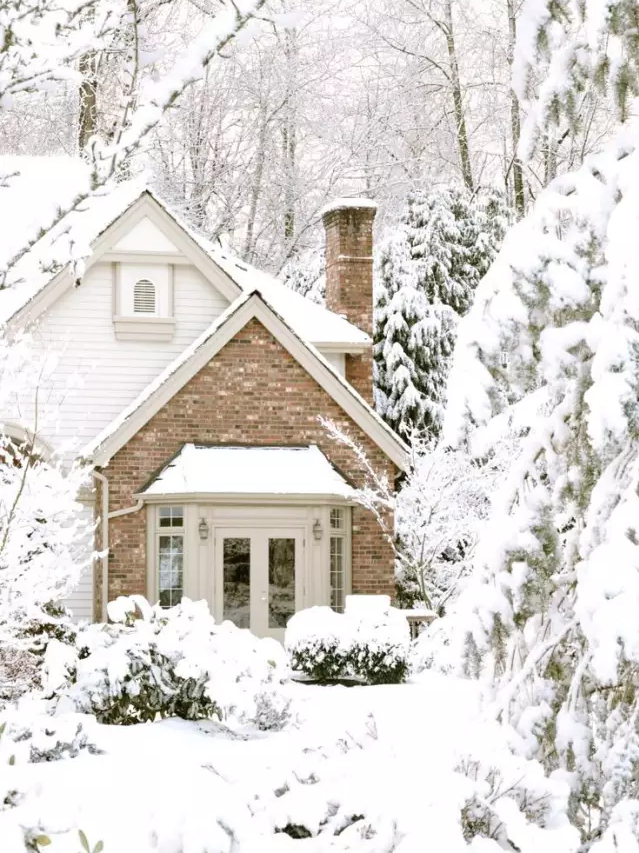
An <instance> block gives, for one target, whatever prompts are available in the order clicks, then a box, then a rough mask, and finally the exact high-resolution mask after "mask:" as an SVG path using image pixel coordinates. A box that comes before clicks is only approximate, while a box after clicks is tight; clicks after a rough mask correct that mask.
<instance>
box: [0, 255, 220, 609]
mask: <svg viewBox="0 0 639 853" xmlns="http://www.w3.org/2000/svg"><path fill="white" fill-rule="evenodd" d="M174 300H175V333H174V336H173V339H172V340H171V341H170V342H169V343H162V342H149V341H123V340H117V339H116V337H115V334H114V327H113V275H112V266H111V264H106V263H104V264H96V265H95V266H94V267H92V268H91V269H90V271H89V272H88V274H87V276H86V277H85V279H84V281H83V282H82V284H81V285H80V287H78V288H76V289H72V290H69V291H68V292H67V293H66V294H65V295H64V296H62V297H61V298H60V299H59V300H58V301H57V302H56V303H55V304H54V305H53V306H52V307H51V308H50V309H49V310H48V311H47V313H46V314H45V315H44V316H43V317H42V318H41V320H40V322H39V325H38V328H37V330H36V331H35V333H34V337H35V341H36V343H37V344H39V345H40V346H41V347H42V350H43V351H45V352H51V353H55V354H56V355H58V357H59V362H58V364H57V367H56V369H55V372H54V374H53V378H52V379H51V380H44V381H43V382H42V385H41V387H40V388H39V391H38V398H39V403H38V432H39V434H40V435H41V436H42V437H43V438H44V439H46V441H48V442H49V444H50V445H52V446H53V447H60V446H61V445H63V444H64V445H65V446H67V445H68V444H70V450H69V458H71V457H72V456H73V455H76V454H77V452H78V451H79V450H80V449H81V448H82V447H83V445H84V444H86V443H87V442H88V441H89V440H90V439H91V438H93V437H94V436H95V435H97V434H98V433H99V432H100V431H101V430H102V429H103V428H104V427H106V426H107V425H108V424H109V423H110V422H111V421H112V420H113V419H114V418H115V417H116V416H117V415H118V414H119V413H120V412H121V411H122V409H123V408H125V406H127V405H128V404H129V403H130V402H131V401H132V400H133V399H135V397H137V396H138V394H139V393H140V392H141V391H142V390H143V389H144V388H145V387H146V386H147V385H148V384H149V382H151V381H152V380H153V379H154V378H155V377H156V376H157V375H158V374H159V373H160V372H161V371H162V370H163V369H164V368H165V367H166V366H167V365H168V364H169V363H170V362H171V361H172V360H173V359H174V358H175V357H176V356H177V355H178V354H179V353H181V352H182V351H183V350H184V349H185V348H186V347H187V346H188V345H189V344H190V343H191V342H192V341H193V340H194V339H195V338H196V337H197V336H198V335H199V334H200V333H201V332H203V331H204V329H206V328H207V326H208V325H209V324H210V323H211V322H212V321H213V320H214V319H215V318H216V317H218V316H219V315H220V314H221V313H222V311H223V310H224V309H225V308H226V306H227V304H228V302H227V300H226V299H225V297H223V296H222V295H221V294H220V293H219V292H218V291H217V290H216V289H215V288H213V287H212V286H211V285H210V284H209V283H208V282H207V281H206V280H205V278H204V277H203V276H202V275H201V273H200V272H199V271H198V270H197V269H196V268H195V267H191V266H182V265H176V267H175V279H174ZM33 400H34V394H33V391H31V392H29V391H28V390H27V389H25V391H24V392H23V393H21V395H20V400H19V401H17V402H16V403H15V405H11V406H10V407H9V408H8V409H6V410H5V411H3V412H0V418H1V419H2V420H4V421H12V420H17V408H18V405H19V410H20V416H21V417H20V420H21V422H22V423H25V421H26V422H30V424H32V423H33V416H34V405H33ZM91 574H92V573H91V572H89V573H88V574H87V576H86V577H84V578H83V580H82V582H81V584H80V587H79V588H78V590H77V591H76V592H75V593H74V595H73V596H71V598H70V599H69V600H68V602H67V604H68V606H69V607H71V608H72V609H73V611H74V615H75V616H76V617H77V618H90V617H91V614H92V609H93V604H92V583H93V581H92V577H91Z"/></svg>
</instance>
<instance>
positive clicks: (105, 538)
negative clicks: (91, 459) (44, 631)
mask: <svg viewBox="0 0 639 853" xmlns="http://www.w3.org/2000/svg"><path fill="white" fill-rule="evenodd" d="M93 476H94V477H95V479H96V480H98V481H99V482H100V483H102V621H103V622H108V618H109V617H108V612H107V604H108V598H109V481H108V480H107V478H106V477H105V476H104V474H100V472H99V471H95V470H94V471H93Z"/></svg>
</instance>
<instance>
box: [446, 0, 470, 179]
mask: <svg viewBox="0 0 639 853" xmlns="http://www.w3.org/2000/svg"><path fill="white" fill-rule="evenodd" d="M444 14H445V24H444V29H445V36H446V48H447V50H448V60H449V62H450V82H451V86H452V94H453V107H454V110H455V123H456V125H457V146H458V148H459V160H460V164H461V171H462V178H463V180H464V184H465V185H466V187H467V188H468V189H469V190H470V192H473V191H474V189H475V184H474V181H473V170H472V167H471V164H470V146H469V143H468V132H467V130H466V119H465V116H464V99H463V97H462V90H461V83H460V80H459V65H458V63H457V48H456V46H455V34H454V31H453V9H452V0H446V3H445V5H444Z"/></svg>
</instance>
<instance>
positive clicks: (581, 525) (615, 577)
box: [435, 0, 639, 853]
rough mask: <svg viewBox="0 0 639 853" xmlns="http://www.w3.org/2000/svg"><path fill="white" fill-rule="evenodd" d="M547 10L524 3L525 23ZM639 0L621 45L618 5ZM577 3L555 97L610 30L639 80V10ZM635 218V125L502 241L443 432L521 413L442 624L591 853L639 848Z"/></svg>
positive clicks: (462, 431)
mask: <svg viewBox="0 0 639 853" xmlns="http://www.w3.org/2000/svg"><path fill="white" fill-rule="evenodd" d="M539 5H540V4H539V2H536V1H535V0H529V2H528V7H527V8H526V9H525V10H524V18H526V16H528V18H530V16H531V15H533V14H537V13H538V12H539ZM542 5H544V4H542ZM564 6H565V4H562V3H554V4H553V5H552V6H551V5H549V6H548V14H547V15H546V16H545V17H544V16H542V17H541V18H537V20H539V21H542V22H543V23H544V26H545V28H546V30H545V31H544V28H543V27H542V29H541V30H539V31H538V32H537V36H538V37H540V36H541V41H542V42H543V41H544V40H545V41H548V40H549V39H550V37H551V35H552V37H553V38H557V32H558V27H559V23H558V21H557V20H556V16H557V15H558V14H559V12H560V11H561V10H562V9H563V8H564ZM633 9H634V21H635V26H634V35H633V36H632V39H629V41H630V42H632V44H630V43H628V44H624V39H622V38H621V37H620V36H619V33H618V17H619V16H621V17H622V19H624V20H625V19H628V18H629V16H630V17H632V14H631V13H632V11H633ZM576 10H577V5H576V4H575V9H574V10H573V13H574V14H576ZM599 12H602V9H599ZM579 14H580V15H581V16H582V17H581V25H583V27H585V28H588V27H589V22H588V15H593V16H596V17H595V18H594V20H592V21H591V22H590V24H591V26H590V35H591V45H590V46H588V45H586V46H585V47H584V45H583V44H582V48H583V51H584V52H585V53H584V54H582V55H580V57H579V63H580V68H581V72H580V73H581V74H582V75H583V74H587V75H589V77H588V79H587V80H585V81H584V79H582V78H581V77H579V78H578V79H577V81H576V82H575V78H574V73H575V68H574V66H573V65H572V64H570V63H569V64H567V65H566V66H565V68H564V74H563V77H562V80H561V81H558V80H553V81H552V86H555V87H559V84H560V83H561V86H563V89H562V92H563V95H562V98H563V101H562V103H564V104H567V103H569V102H570V100H571V99H573V100H574V98H575V97H576V94H577V93H578V91H579V90H580V88H581V87H582V86H583V85H590V84H594V83H595V82H596V79H597V78H598V75H599V74H600V73H601V71H602V53H601V45H602V44H603V43H604V42H605V43H606V47H607V48H610V45H611V44H614V45H615V47H614V50H615V51H617V62H616V68H615V72H614V73H615V74H616V77H617V79H616V82H617V84H619V83H620V80H619V75H620V74H621V75H622V76H623V77H625V78H626V81H625V84H624V85H625V86H626V88H627V89H628V90H633V91H635V90H636V88H637V83H638V81H639V69H637V61H636V53H635V54H634V56H631V55H629V54H625V53H624V51H626V50H630V49H631V48H632V49H633V50H635V51H636V50H637V47H638V42H637V28H636V22H637V7H636V4H634V3H633V4H632V8H631V5H630V4H629V3H626V2H623V0H621V2H619V3H617V4H615V6H614V7H610V8H608V10H607V13H606V14H603V12H602V13H601V15H597V8H596V7H595V5H594V4H592V3H584V4H581V5H580V6H579ZM602 27H605V28H607V34H608V37H609V38H608V39H606V38H605V37H604V36H605V32H604V31H603V30H602ZM564 48H565V49H566V50H567V49H568V48H571V49H574V40H573V41H572V42H571V41H570V39H568V37H567V36H566V42H565V44H564ZM603 66H604V67H605V62H603ZM609 70H610V71H611V73H612V70H611V69H609ZM628 75H632V79H628ZM549 85H550V84H549ZM560 88H561V87H560ZM541 106H542V107H543V104H542V105H541ZM540 108H541V107H540ZM621 117H622V118H624V116H623V114H621ZM549 121H550V117H548V118H547V122H546V126H547V124H548V122H549ZM638 210H639V133H638V131H637V127H636V126H634V127H633V126H632V125H629V126H627V127H624V128H622V129H621V130H620V132H619V135H618V138H617V139H616V140H614V141H612V142H611V143H609V144H608V145H607V146H606V149H605V150H604V151H603V152H602V154H601V155H599V156H597V157H596V158H593V159H591V160H590V161H587V162H586V163H585V164H584V166H583V167H582V168H581V169H580V170H579V171H577V172H576V173H574V174H571V175H565V176H562V177H561V178H559V179H557V180H556V181H555V182H553V184H551V185H550V186H549V187H548V188H547V189H546V190H545V191H544V192H543V193H542V195H541V196H540V198H539V199H538V202H537V204H536V207H535V210H534V211H533V212H532V213H531V214H529V216H528V217H527V218H526V219H525V220H523V221H522V222H521V223H519V224H518V225H517V226H516V227H515V228H514V229H513V230H512V231H511V232H510V233H509V235H508V237H507V238H506V241H505V243H504V248H503V250H502V252H501V254H500V256H499V258H498V259H497V261H496V262H495V264H494V265H493V267H492V268H491V271H490V273H489V275H488V276H487V277H486V278H485V279H484V281H483V282H482V285H481V287H480V288H479V290H478V292H477V296H476V299H475V303H474V306H473V308H472V310H471V312H470V313H469V315H468V317H467V318H466V319H465V320H464V321H463V322H462V324H461V327H460V331H459V340H458V345H457V349H456V352H455V360H454V366H453V369H452V372H451V378H450V384H449V404H448V407H447V412H446V418H445V426H444V435H445V438H446V440H447V441H449V442H450V443H452V444H456V445H459V444H460V443H463V442H464V441H465V440H467V439H469V438H471V437H472V436H473V435H475V436H476V433H474V427H475V426H476V425H483V424H487V425H488V426H489V429H488V430H487V431H486V433H485V434H494V430H495V426H496V425H497V424H498V423H500V422H501V423H502V424H503V423H504V422H511V423H513V422H517V423H518V424H519V427H520V428H521V429H522V434H523V436H524V437H523V438H522V443H521V449H520V452H519V454H518V455H517V458H516V459H514V460H513V464H512V467H511V470H510V472H509V474H508V476H507V477H506V478H505V482H504V485H503V488H502V490H501V492H500V494H498V495H497V496H496V498H495V500H494V505H493V515H492V519H491V521H490V522H489V524H488V526H487V529H486V530H485V533H484V535H483V536H482V540H481V542H480V545H479V548H478V557H477V561H476V565H475V571H474V577H473V579H472V582H471V583H470V585H469V587H468V589H467V590H466V592H465V593H464V594H463V595H462V596H461V597H460V599H459V600H458V604H457V608H456V612H455V614H454V615H453V616H451V617H450V620H449V621H447V620H444V622H447V624H446V625H443V626H442V633H443V634H444V635H445V636H446V637H447V639H446V642H447V643H448V644H449V648H450V644H451V643H452V644H453V645H455V642H456V639H457V638H461V639H462V642H461V644H460V647H459V648H458V650H457V651H458V659H459V661H460V664H461V666H462V668H463V669H464V670H465V672H466V673H467V674H472V675H475V676H479V677H483V678H484V679H485V680H486V683H487V684H488V685H490V686H491V689H492V696H493V699H494V712H495V714H496V716H498V717H499V718H501V719H502V720H504V721H508V722H511V723H512V724H514V726H515V727H516V728H517V730H518V732H519V734H520V735H521V746H522V749H524V750H525V751H526V753H527V754H529V755H535V756H536V757H537V758H538V759H539V760H540V761H541V762H542V763H543V765H544V767H545V769H546V771H548V772H551V771H556V772H557V775H558V777H560V778H562V779H563V780H564V781H566V782H568V784H569V785H570V789H571V809H570V818H571V820H572V822H573V823H574V824H575V825H576V826H577V827H578V828H579V829H580V831H581V835H582V840H583V843H584V849H588V848H589V847H590V845H591V844H592V843H593V841H594V842H597V839H601V841H599V842H598V844H597V843H595V844H594V845H593V846H592V850H593V851H594V850H595V849H596V848H597V846H599V847H600V849H601V850H602V853H603V851H604V850H613V849H626V850H630V849H637V842H638V841H639V775H638V773H637V768H638V767H639V692H638V687H639V682H638V678H637V673H639V619H638V618H637V612H638V608H639V404H638V400H639V300H638V299H637V295H636V294H637V282H636V270H637V267H638V265H639V249H638V247H637V240H636V231H637V221H638V214H637V211H638ZM504 349H507V350H508V352H509V356H510V357H509V365H508V367H507V368H504V365H503V361H502V357H501V354H502V352H503V350H504ZM503 387H507V388H508V390H509V391H510V398H511V399H514V400H515V401H516V402H514V403H510V404H507V403H506V402H505V399H506V398H505V396H504V395H503V393H501V391H502V389H503ZM435 657H436V655H435Z"/></svg>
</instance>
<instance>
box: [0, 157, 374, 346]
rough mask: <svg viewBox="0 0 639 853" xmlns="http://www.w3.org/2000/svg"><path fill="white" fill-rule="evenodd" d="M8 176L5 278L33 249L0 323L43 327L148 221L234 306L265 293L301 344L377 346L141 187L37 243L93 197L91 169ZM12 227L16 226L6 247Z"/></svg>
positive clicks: (116, 193)
mask: <svg viewBox="0 0 639 853" xmlns="http://www.w3.org/2000/svg"><path fill="white" fill-rule="evenodd" d="M3 174H8V175H11V178H10V179H9V180H8V181H7V182H6V185H0V210H3V209H6V210H10V211H11V216H10V217H3V240H2V244H3V247H4V248H3V250H2V252H0V270H2V269H3V266H4V264H6V262H7V261H8V260H9V259H10V258H12V257H13V255H14V254H15V253H16V251H18V250H19V249H20V248H21V247H22V246H24V245H26V244H29V243H31V242H33V245H32V247H31V249H30V251H29V252H27V253H26V254H25V255H24V257H23V258H22V259H21V260H20V261H18V263H17V264H16V265H15V266H14V267H13V269H12V271H11V277H10V280H9V284H10V285H11V286H10V287H9V288H8V289H6V290H4V291H3V292H2V293H0V322H2V321H4V322H7V321H10V322H12V323H15V324H20V323H24V322H29V321H32V320H34V319H36V318H37V317H38V316H39V315H40V314H41V313H42V312H43V311H45V310H46V309H47V308H48V307H49V306H50V305H52V304H53V302H55V301H56V300H57V299H58V298H59V297H60V296H61V295H62V293H64V292H65V291H66V290H68V289H69V288H70V287H72V286H73V285H74V284H75V283H76V281H77V280H78V279H79V278H81V276H82V274H83V273H84V272H85V271H86V270H87V269H89V268H90V267H91V266H93V264H95V263H97V262H98V261H99V260H100V258H101V257H106V258H108V251H109V249H111V248H112V247H113V246H115V244H116V243H117V242H118V240H119V239H120V238H121V237H122V236H123V235H124V234H125V233H126V232H127V230H130V229H131V228H132V227H133V226H134V225H135V224H137V222H139V221H140V220H141V219H143V218H144V217H145V216H146V217H149V218H150V219H151V220H152V221H153V222H154V224H156V225H157V226H158V227H159V228H160V229H161V230H163V231H164V232H165V233H166V234H167V236H168V237H169V239H170V240H171V241H172V242H173V243H174V244H175V245H176V246H177V247H178V248H179V249H180V251H181V252H182V253H183V254H184V255H185V256H186V257H187V258H188V259H189V260H190V261H191V262H192V263H193V264H194V265H195V266H196V267H197V268H198V269H199V270H200V272H201V273H202V274H203V275H204V277H205V278H206V279H207V280H209V281H211V283H212V284H214V285H215V286H216V287H217V288H218V290H219V291H220V292H221V293H222V294H223V295H224V296H225V297H226V298H227V299H228V300H229V302H233V300H235V299H237V298H238V297H239V296H241V295H242V293H246V292H253V291H255V290H259V291H260V292H261V293H263V294H264V296H265V298H267V300H268V301H269V303H270V304H272V305H273V306H275V307H276V310H277V311H278V313H279V314H280V315H281V316H282V317H284V318H285V320H286V322H287V323H288V324H289V325H291V326H292V327H293V328H294V329H295V331H296V332H297V333H298V334H299V335H300V336H301V337H303V338H305V339H306V340H309V341H311V342H313V343H314V344H316V345H318V346H320V347H321V346H326V347H327V348H330V347H335V348H339V349H341V350H342V351H345V352H362V351H365V350H366V349H367V348H368V347H369V346H370V344H371V340H370V337H369V336H368V335H367V334H366V333H365V332H362V331H361V330H360V329H358V328H357V327H356V326H354V325H353V324H352V323H349V322H348V321H347V320H346V319H345V318H343V317H340V316H339V315H338V314H334V313H333V312H332V311H329V310H328V309H326V308H324V307H322V306H321V305H317V304H316V303H313V302H311V301H310V300H309V299H306V298H305V297H303V296H301V295H300V294H298V293H295V292H294V291H292V290H290V289H289V288H287V287H286V286H285V285H284V284H282V283H281V282H280V281H278V280H277V279H276V278H275V277H274V276H271V275H269V274H268V273H265V272H262V271H260V270H258V269H256V268H255V267H251V266H249V265H248V264H245V263H243V262H242V261H241V260H239V259H237V258H234V257H233V256H232V255H230V254H229V253H228V252H225V251H223V250H221V249H220V248H218V247H216V246H215V245H213V244H212V243H211V242H210V241H209V240H207V239H206V238H204V237H203V236H202V235H201V234H198V232H197V231H196V230H195V229H194V228H192V227H191V226H190V225H189V224H188V223H187V222H185V221H184V220H182V219H181V218H180V217H179V216H177V215H176V214H175V213H174V212H173V211H172V210H170V209H169V207H168V206H167V205H166V204H165V202H163V201H162V200H161V199H160V198H159V197H158V196H157V195H156V194H155V193H153V192H151V191H150V190H149V189H148V188H146V186H145V185H144V184H143V183H140V182H139V181H130V182H126V183H123V184H120V185H118V186H116V187H111V188H109V191H108V192H105V191H102V192H99V193H97V194H94V195H90V196H89V197H88V198H86V199H84V200H83V201H82V202H81V203H80V204H79V205H78V208H77V210H74V211H73V212H71V213H69V214H67V215H66V216H65V217H63V218H62V219H61V220H60V221H59V222H58V223H57V224H56V225H55V226H54V227H53V228H51V229H50V230H48V232H47V233H46V235H45V236H44V237H41V238H40V239H37V235H38V233H39V232H40V231H41V230H42V229H48V228H49V226H50V224H51V222H53V221H55V219H56V216H57V215H58V214H59V210H60V208H61V207H67V206H69V205H71V204H73V202H74V199H77V198H78V197H80V196H81V195H83V194H85V193H87V192H90V179H91V174H90V170H89V167H88V166H87V164H85V163H84V162H83V161H82V160H79V159H77V158H71V157H54V158H49V157H0V175H3ZM14 211H15V212H16V215H15V219H14V216H13V214H14ZM5 219H7V220H10V221H11V224H10V227H9V226H8V227H7V239H6V240H5V233H4V220H5ZM60 257H62V258H65V259H68V261H69V263H68V264H66V265H65V266H64V268H62V269H60V268H58V269H56V268H52V266H51V264H52V260H53V259H54V258H56V259H57V258H60ZM3 261H4V264H3Z"/></svg>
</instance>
